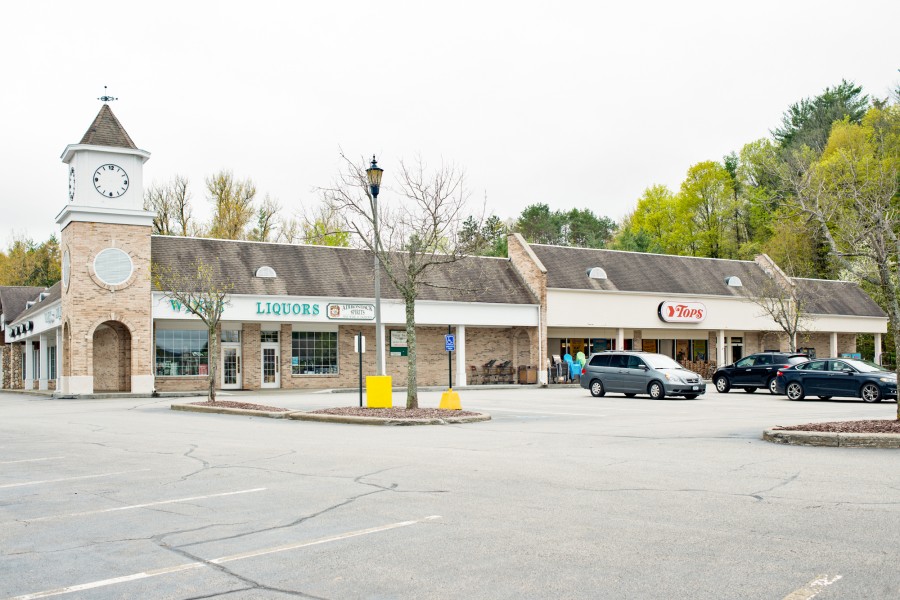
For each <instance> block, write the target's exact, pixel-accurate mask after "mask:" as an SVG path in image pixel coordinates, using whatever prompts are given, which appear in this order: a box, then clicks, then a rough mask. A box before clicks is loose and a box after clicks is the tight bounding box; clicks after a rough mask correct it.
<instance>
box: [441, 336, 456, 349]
mask: <svg viewBox="0 0 900 600" xmlns="http://www.w3.org/2000/svg"><path fill="white" fill-rule="evenodd" d="M444 350H446V351H447V352H453V351H454V350H456V336H455V335H453V334H450V333H448V334H447V335H445V336H444Z"/></svg>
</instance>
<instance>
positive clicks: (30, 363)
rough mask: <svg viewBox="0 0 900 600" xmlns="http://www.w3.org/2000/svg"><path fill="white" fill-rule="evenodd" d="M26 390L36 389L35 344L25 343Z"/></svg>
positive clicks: (29, 341)
mask: <svg viewBox="0 0 900 600" xmlns="http://www.w3.org/2000/svg"><path fill="white" fill-rule="evenodd" d="M23 387H24V388H25V389H26V390H30V389H34V343H33V342H32V341H31V340H27V341H26V342H25V384H24V386H23Z"/></svg>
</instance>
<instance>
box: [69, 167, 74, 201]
mask: <svg viewBox="0 0 900 600" xmlns="http://www.w3.org/2000/svg"><path fill="white" fill-rule="evenodd" d="M74 199H75V167H71V168H70V169H69V201H72V200H74Z"/></svg>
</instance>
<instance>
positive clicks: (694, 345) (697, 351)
mask: <svg viewBox="0 0 900 600" xmlns="http://www.w3.org/2000/svg"><path fill="white" fill-rule="evenodd" d="M691 357H692V358H691V360H696V361H706V360H709V348H708V340H691Z"/></svg>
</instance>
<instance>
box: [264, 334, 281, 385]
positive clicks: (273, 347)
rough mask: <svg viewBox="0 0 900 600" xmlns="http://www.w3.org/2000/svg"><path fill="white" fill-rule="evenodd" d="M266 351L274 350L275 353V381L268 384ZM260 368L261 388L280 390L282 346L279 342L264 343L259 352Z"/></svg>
mask: <svg viewBox="0 0 900 600" xmlns="http://www.w3.org/2000/svg"><path fill="white" fill-rule="evenodd" d="M266 350H274V353H275V381H274V382H269V383H266ZM259 357H260V361H259V366H260V374H259V375H260V378H259V381H260V383H259V387H261V388H280V387H281V344H280V343H279V342H262V343H261V344H260V350H259Z"/></svg>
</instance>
